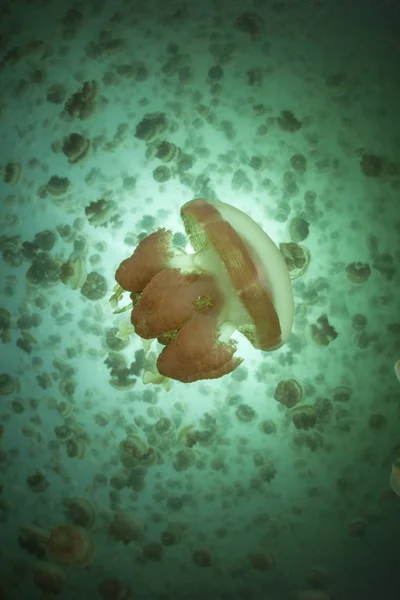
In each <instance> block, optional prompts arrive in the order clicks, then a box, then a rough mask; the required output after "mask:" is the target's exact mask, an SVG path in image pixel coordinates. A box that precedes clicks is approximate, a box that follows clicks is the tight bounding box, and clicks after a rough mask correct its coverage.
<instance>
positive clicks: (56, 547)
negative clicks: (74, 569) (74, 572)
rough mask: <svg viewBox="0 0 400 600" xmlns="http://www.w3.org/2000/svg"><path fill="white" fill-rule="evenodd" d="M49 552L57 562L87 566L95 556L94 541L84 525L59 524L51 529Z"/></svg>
mask: <svg viewBox="0 0 400 600" xmlns="http://www.w3.org/2000/svg"><path fill="white" fill-rule="evenodd" d="M49 554H50V556H51V558H52V559H53V560H55V561H57V562H60V563H63V564H67V565H74V566H79V567H85V566H87V565H88V564H89V563H90V562H91V560H92V558H93V554H94V542H93V539H92V537H91V536H90V535H89V533H88V532H87V531H86V529H84V528H83V527H79V526H78V525H57V526H55V527H52V528H51V531H50V540H49Z"/></svg>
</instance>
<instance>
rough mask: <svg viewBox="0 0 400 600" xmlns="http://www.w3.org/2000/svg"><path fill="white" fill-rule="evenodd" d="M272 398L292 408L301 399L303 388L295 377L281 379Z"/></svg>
mask: <svg viewBox="0 0 400 600" xmlns="http://www.w3.org/2000/svg"><path fill="white" fill-rule="evenodd" d="M274 398H275V400H276V401H277V402H280V403H281V404H283V405H284V406H287V407H288V408H293V407H294V406H296V404H298V403H299V402H301V401H302V399H303V388H302V386H301V384H300V383H299V382H298V381H297V379H283V380H282V381H280V382H279V383H278V385H277V386H276V389H275V393H274Z"/></svg>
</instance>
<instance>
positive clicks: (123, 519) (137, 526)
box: [108, 512, 143, 545]
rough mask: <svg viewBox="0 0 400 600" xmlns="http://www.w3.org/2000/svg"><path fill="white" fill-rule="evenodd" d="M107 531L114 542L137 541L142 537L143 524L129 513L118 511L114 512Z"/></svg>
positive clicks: (127, 542) (126, 542)
mask: <svg viewBox="0 0 400 600" xmlns="http://www.w3.org/2000/svg"><path fill="white" fill-rule="evenodd" d="M108 533H109V535H111V537H113V538H114V540H115V541H116V542H122V543H123V544H125V545H127V544H129V543H130V542H137V541H139V540H140V539H141V538H142V536H143V526H142V524H141V523H140V522H139V521H136V520H135V519H133V518H132V517H131V516H130V515H128V514H126V513H123V512H120V513H115V514H114V518H113V520H112V521H111V523H110V527H109V529H108Z"/></svg>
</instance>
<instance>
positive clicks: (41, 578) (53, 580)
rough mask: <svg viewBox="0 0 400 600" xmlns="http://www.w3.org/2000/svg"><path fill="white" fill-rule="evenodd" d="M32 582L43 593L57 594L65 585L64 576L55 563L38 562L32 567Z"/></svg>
mask: <svg viewBox="0 0 400 600" xmlns="http://www.w3.org/2000/svg"><path fill="white" fill-rule="evenodd" d="M33 584H34V586H35V587H37V588H39V589H40V590H42V591H43V593H44V594H48V595H50V594H52V595H53V596H57V595H58V594H59V593H60V592H61V591H62V589H63V587H64V585H65V577H64V574H63V572H62V571H61V570H60V569H59V568H58V567H56V566H55V565H52V564H51V563H48V562H40V563H38V564H36V565H35V566H34V567H33Z"/></svg>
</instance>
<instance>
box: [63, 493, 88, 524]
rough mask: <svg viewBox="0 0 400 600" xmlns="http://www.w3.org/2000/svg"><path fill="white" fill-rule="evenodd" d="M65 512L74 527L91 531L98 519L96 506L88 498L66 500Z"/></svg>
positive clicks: (64, 503)
mask: <svg viewBox="0 0 400 600" xmlns="http://www.w3.org/2000/svg"><path fill="white" fill-rule="evenodd" d="M63 505H64V507H65V509H64V511H65V514H66V516H68V517H69V518H70V519H71V521H72V522H73V523H74V525H79V526H80V527H84V528H85V529H89V528H90V527H91V526H92V525H93V523H94V522H95V519H96V506H95V505H94V504H93V502H92V501H91V500H88V499H87V498H66V499H65V500H64V501H63Z"/></svg>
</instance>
